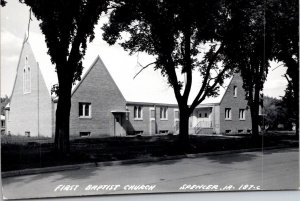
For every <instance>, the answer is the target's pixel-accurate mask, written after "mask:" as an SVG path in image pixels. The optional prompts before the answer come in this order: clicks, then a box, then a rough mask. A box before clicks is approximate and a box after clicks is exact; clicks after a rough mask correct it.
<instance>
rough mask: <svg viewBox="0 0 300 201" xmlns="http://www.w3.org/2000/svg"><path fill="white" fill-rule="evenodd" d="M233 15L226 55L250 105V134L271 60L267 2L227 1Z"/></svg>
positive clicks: (255, 124)
mask: <svg viewBox="0 0 300 201" xmlns="http://www.w3.org/2000/svg"><path fill="white" fill-rule="evenodd" d="M228 7H229V9H230V13H231V16H232V19H231V20H232V27H233V29H232V30H233V32H232V35H233V38H232V39H233V40H232V41H231V42H230V44H229V45H230V48H228V50H229V51H228V52H226V57H227V58H228V59H229V60H231V61H232V62H233V63H235V64H236V65H237V66H238V69H239V71H240V72H241V76H242V78H243V88H244V89H245V91H246V99H247V100H248V105H249V106H250V111H251V118H252V133H253V135H254V136H257V135H258V125H259V107H260V105H261V104H262V99H261V94H260V93H261V91H262V89H263V85H264V82H265V80H266V77H267V73H268V67H269V60H270V59H272V56H273V55H272V45H273V44H272V37H271V36H270V28H271V26H270V25H269V24H268V23H266V20H265V14H266V2H265V1H260V0H250V1H249V0H234V1H230V2H229V3H228Z"/></svg>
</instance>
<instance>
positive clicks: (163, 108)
mask: <svg viewBox="0 0 300 201" xmlns="http://www.w3.org/2000/svg"><path fill="white" fill-rule="evenodd" d="M161 110H162V111H163V112H166V117H165V118H164V117H161V118H160V120H162V121H167V120H168V116H169V115H168V113H169V112H168V107H160V111H159V112H161ZM162 116H164V115H162Z"/></svg>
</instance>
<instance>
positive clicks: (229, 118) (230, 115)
mask: <svg viewBox="0 0 300 201" xmlns="http://www.w3.org/2000/svg"><path fill="white" fill-rule="evenodd" d="M226 109H228V110H229V117H227V115H226ZM225 120H232V111H231V108H225Z"/></svg>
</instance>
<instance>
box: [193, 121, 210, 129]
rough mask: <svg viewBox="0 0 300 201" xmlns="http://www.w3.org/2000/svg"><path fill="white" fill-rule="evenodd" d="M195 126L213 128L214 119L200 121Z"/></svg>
mask: <svg viewBox="0 0 300 201" xmlns="http://www.w3.org/2000/svg"><path fill="white" fill-rule="evenodd" d="M195 127H201V128H211V127H212V121H199V122H198V123H197V125H196V126H195Z"/></svg>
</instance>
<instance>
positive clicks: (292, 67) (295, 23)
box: [266, 0, 299, 134]
mask: <svg viewBox="0 0 300 201" xmlns="http://www.w3.org/2000/svg"><path fill="white" fill-rule="evenodd" d="M266 21H267V23H268V24H270V27H271V29H270V34H272V39H273V44H274V45H273V54H274V58H275V59H276V60H278V61H281V62H283V63H284V64H285V65H286V67H287V72H286V78H287V80H288V82H289V85H288V89H287V90H286V92H288V93H290V92H291V93H294V95H293V97H294V99H293V100H294V101H293V103H292V105H294V109H295V111H297V115H296V116H295V117H296V121H295V123H296V131H297V132H296V133H297V134H299V112H298V111H299V1H298V0H267V9H266ZM290 89H292V90H290ZM289 95H290V94H287V96H289Z"/></svg>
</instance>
